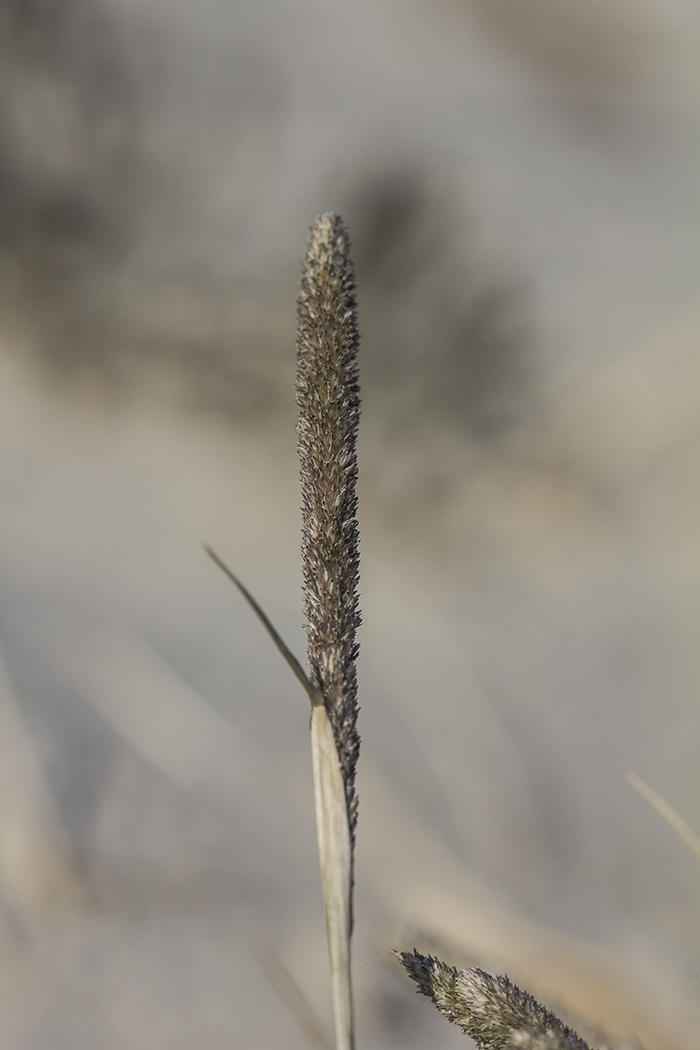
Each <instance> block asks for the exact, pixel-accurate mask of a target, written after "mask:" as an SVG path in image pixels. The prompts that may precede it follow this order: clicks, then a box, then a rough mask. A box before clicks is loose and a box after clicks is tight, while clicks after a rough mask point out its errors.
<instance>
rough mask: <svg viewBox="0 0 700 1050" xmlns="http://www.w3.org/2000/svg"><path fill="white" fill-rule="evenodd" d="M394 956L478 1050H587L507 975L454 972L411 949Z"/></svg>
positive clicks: (479, 971) (452, 969) (582, 1043)
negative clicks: (472, 1041)
mask: <svg viewBox="0 0 700 1050" xmlns="http://www.w3.org/2000/svg"><path fill="white" fill-rule="evenodd" d="M396 954H397V955H398V958H399V959H400V961H401V963H402V964H403V966H404V968H405V970H406V972H407V974H408V976H409V977H411V978H412V980H414V981H415V982H416V984H417V985H418V991H419V992H420V993H422V994H423V995H427V996H428V998H429V999H432V1001H433V1002H434V1003H435V1005H436V1006H437V1008H438V1010H439V1011H440V1013H442V1014H444V1015H445V1017H446V1018H447V1019H448V1021H452V1023H453V1024H456V1025H459V1027H460V1028H461V1029H462V1031H463V1032H464V1033H465V1034H466V1035H468V1036H470V1037H471V1038H472V1039H473V1040H474V1042H475V1043H476V1045H477V1046H478V1047H479V1048H480V1050H590V1048H589V1046H588V1044H587V1043H584V1041H583V1039H581V1037H580V1036H578V1035H577V1034H576V1032H574V1031H572V1030H571V1028H569V1027H567V1025H565V1024H564V1023H563V1022H562V1021H560V1020H559V1018H558V1017H555V1016H554V1014H553V1013H550V1011H549V1010H547V1009H545V1007H544V1006H541V1005H540V1003H538V1002H537V1000H536V999H533V997H532V996H531V995H529V994H528V993H527V992H523V991H521V990H520V988H518V987H517V986H516V985H514V984H511V982H510V981H509V980H508V978H507V977H504V976H500V975H498V976H493V975H492V974H489V973H485V972H484V971H483V970H478V969H474V970H457V969H456V968H455V967H453V966H447V965H446V963H443V962H440V961H439V960H438V959H434V958H433V957H432V956H430V955H428V956H425V955H420V954H419V953H418V952H415V951H414V952H397V953H396Z"/></svg>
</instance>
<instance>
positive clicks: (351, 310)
mask: <svg viewBox="0 0 700 1050" xmlns="http://www.w3.org/2000/svg"><path fill="white" fill-rule="evenodd" d="M355 307H356V304H355V278H354V273H353V268H352V262H351V260H350V239H349V237H348V232H347V230H346V228H345V226H344V224H343V222H342V220H341V219H340V217H339V216H337V215H322V216H321V217H320V218H319V219H317V220H316V222H315V223H314V225H313V226H312V227H311V230H310V233H309V240H308V244H307V250H306V257H305V259H304V265H303V272H302V279H301V292H300V295H299V301H298V315H299V333H298V339H297V381H296V392H297V404H298V406H299V423H298V434H299V446H298V447H299V461H300V467H301V470H300V473H301V488H302V520H303V531H302V564H303V574H304V606H305V612H306V620H307V627H306V629H307V654H308V662H309V670H310V679H311V682H312V683H313V685H314V686H316V688H317V689H318V690H319V691H320V692H321V693H322V695H323V698H324V703H323V705H315V706H314V708H313V711H312V715H311V746H312V758H313V773H314V796H315V799H316V828H317V834H318V851H319V858H320V862H321V877H322V881H323V895H324V900H325V905H326V928H327V932H328V952H329V957H330V970H331V987H332V992H333V1012H334V1019H335V1029H336V1041H337V1046H338V1050H353V1047H354V1041H355V1036H354V1020H353V1003H352V982H351V976H350V937H351V934H352V891H353V846H354V831H355V824H356V822H357V795H356V793H355V766H356V763H357V756H358V753H359V749H360V738H359V736H358V733H357V728H356V722H357V673H356V667H355V661H356V659H357V651H358V646H357V642H356V640H355V632H356V630H357V628H358V627H359V624H360V615H359V611H358V599H357V584H358V581H359V575H360V572H359V554H358V541H359V540H358V528H357V517H356V514H357V496H356V493H355V485H356V482H357V452H356V444H357V429H358V425H359V418H360V399H359V386H358V373H357V350H358V345H359V339H358V333H357V321H356V314H355Z"/></svg>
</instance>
